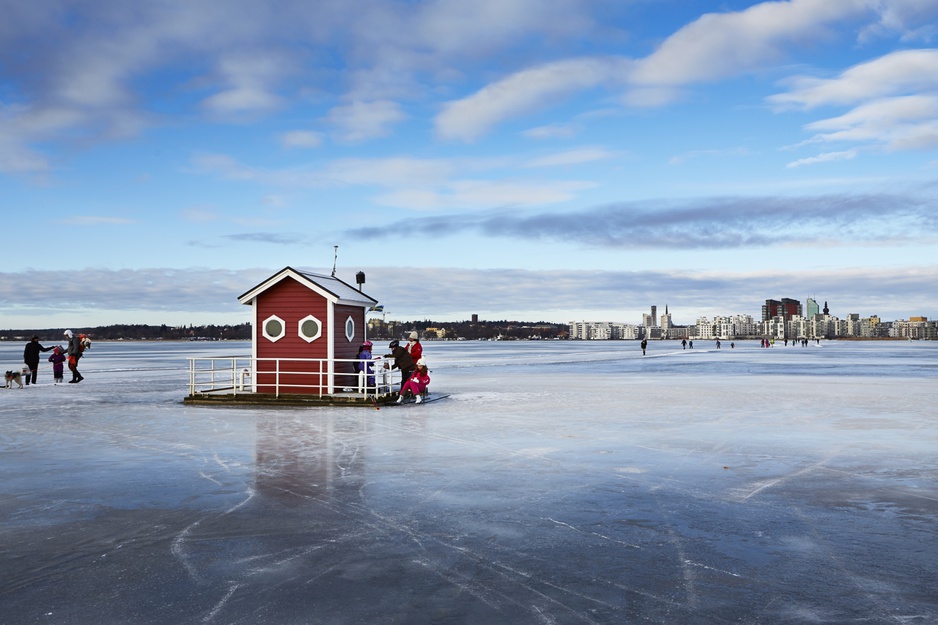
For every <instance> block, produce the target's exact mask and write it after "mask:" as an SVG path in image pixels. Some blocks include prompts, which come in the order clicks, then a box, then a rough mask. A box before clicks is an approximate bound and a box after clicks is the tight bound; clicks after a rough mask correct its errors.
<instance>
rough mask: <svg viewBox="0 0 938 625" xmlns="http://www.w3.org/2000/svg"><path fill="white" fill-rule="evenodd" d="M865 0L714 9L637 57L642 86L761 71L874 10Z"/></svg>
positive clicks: (795, 0)
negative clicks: (830, 27)
mask: <svg viewBox="0 0 938 625" xmlns="http://www.w3.org/2000/svg"><path fill="white" fill-rule="evenodd" d="M869 4H870V3H869V2H868V1H865V0H791V1H790V2H761V3H759V4H755V5H753V6H751V7H749V8H747V9H744V10H742V11H738V12H727V13H708V14H705V15H702V16H701V17H699V18H698V19H697V20H695V21H694V22H692V23H690V24H688V25H687V26H685V27H683V28H681V29H680V30H678V31H677V32H676V33H674V34H673V35H671V36H670V37H668V38H667V39H666V40H665V41H664V42H663V43H662V44H661V46H659V47H658V49H657V50H655V52H654V53H652V54H651V55H649V56H648V57H646V58H644V59H642V60H640V61H637V62H636V64H635V68H634V70H633V71H632V72H631V74H630V80H631V82H632V83H633V84H636V85H685V84H692V83H696V82H704V81H712V80H718V79H722V78H727V77H729V76H735V75H738V74H740V73H741V72H744V71H748V70H752V69H756V68H758V67H761V66H762V65H764V64H765V63H767V62H775V61H777V60H779V59H781V58H784V56H785V54H786V52H787V49H788V48H789V47H790V46H793V45H800V44H803V43H806V42H810V41H812V40H813V39H815V38H816V37H818V36H819V35H821V34H822V33H823V32H824V29H825V28H826V27H827V26H828V25H831V24H833V23H835V22H837V21H840V20H844V19H851V18H855V17H859V16H861V15H863V14H865V13H867V11H868V5H869Z"/></svg>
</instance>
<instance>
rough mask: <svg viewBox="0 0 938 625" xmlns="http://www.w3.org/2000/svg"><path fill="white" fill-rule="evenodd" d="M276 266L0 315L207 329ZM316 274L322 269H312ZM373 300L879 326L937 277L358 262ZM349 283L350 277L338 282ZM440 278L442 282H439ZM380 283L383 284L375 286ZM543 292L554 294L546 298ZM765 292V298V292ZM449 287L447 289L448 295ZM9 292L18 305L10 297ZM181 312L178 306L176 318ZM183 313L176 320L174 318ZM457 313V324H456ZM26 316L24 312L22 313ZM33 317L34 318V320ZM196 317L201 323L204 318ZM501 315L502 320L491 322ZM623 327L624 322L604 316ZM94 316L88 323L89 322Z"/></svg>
mask: <svg viewBox="0 0 938 625" xmlns="http://www.w3.org/2000/svg"><path fill="white" fill-rule="evenodd" d="M275 269H276V268H273V269H272V268H269V267H268V268H260V269H245V270H240V271H233V270H227V269H220V268H212V267H191V268H184V269H168V268H141V269H136V270H106V269H95V268H90V267H88V268H83V269H80V270H73V271H24V272H18V273H9V272H7V273H4V272H0V316H2V317H3V318H13V317H16V316H17V315H16V313H17V311H18V309H19V308H20V306H21V302H24V301H26V302H30V307H31V308H33V309H35V310H57V309H63V308H65V309H68V310H70V311H71V314H72V315H73V316H75V317H81V318H89V319H101V318H102V311H108V317H110V318H112V319H113V323H141V322H146V321H141V320H142V319H146V320H152V321H149V322H150V323H154V322H155V323H160V322H161V321H163V322H165V321H166V320H167V319H174V318H183V319H185V318H187V316H189V317H191V316H195V315H199V314H201V313H214V314H215V315H218V316H219V317H218V318H216V319H215V320H212V318H208V319H207V321H206V323H225V322H230V321H228V318H227V317H225V318H222V317H221V316H222V315H235V316H237V315H240V316H241V317H240V318H239V322H240V321H246V320H247V308H246V307H244V306H241V305H240V304H239V303H238V302H237V296H238V295H240V294H241V293H243V292H244V291H245V290H246V289H247V288H250V287H251V286H253V285H255V284H258V283H259V282H261V281H262V280H264V279H266V278H267V277H269V276H270V275H271V273H272V272H273V271H274V270H275ZM318 270H319V271H324V270H325V269H323V268H319V269H318ZM361 270H363V271H365V272H366V273H367V275H368V282H369V284H371V285H373V286H372V289H373V290H372V291H371V292H370V293H371V294H372V295H380V299H381V301H382V303H383V304H384V305H385V307H386V308H387V309H388V310H391V311H393V312H394V317H393V318H395V319H401V320H409V319H421V318H431V319H437V320H446V319H447V318H450V319H452V318H455V319H465V318H466V311H472V312H475V313H479V314H481V315H484V316H497V315H502V314H504V312H505V311H506V310H509V311H528V312H526V313H523V314H527V315H530V318H529V319H527V320H532V321H533V320H546V321H555V322H566V321H569V318H568V317H567V315H568V311H570V310H577V311H584V313H585V312H589V311H592V314H593V315H595V317H594V319H596V320H610V319H609V311H610V310H630V309H632V308H634V304H635V301H636V300H638V301H642V302H648V301H652V302H654V301H658V302H662V301H667V302H668V303H669V305H670V309H671V311H672V313H674V314H675V320H676V321H678V322H679V323H693V321H694V318H695V315H696V314H697V313H698V312H699V311H701V310H710V309H713V299H714V293H719V294H720V295H719V301H720V302H721V309H720V310H719V313H720V314H740V313H741V314H752V315H753V316H756V317H758V315H759V306H760V305H761V304H762V302H763V301H764V299H765V298H766V297H774V296H777V294H778V293H804V292H809V293H818V294H823V295H822V296H821V297H823V299H825V300H828V301H829V302H830V306H831V309H832V312H833V314H835V315H837V316H839V317H841V318H844V317H846V315H847V314H849V313H859V314H861V315H862V316H867V315H870V314H874V313H875V314H879V315H880V316H881V317H882V318H884V319H898V318H908V316H909V315H911V314H926V315H928V316H929V317H931V316H933V315H934V314H935V311H936V310H938V298H936V294H935V293H936V292H935V289H934V288H932V287H933V286H934V276H935V273H936V271H938V267H935V266H912V267H886V268H884V267H852V268H845V269H841V270H836V271H834V270H831V271H789V270H786V271H784V272H737V273H727V272H719V273H716V272H712V273H708V272H693V271H667V272H665V271H661V272H658V271H595V270H594V271H526V270H521V269H507V268H506V269H490V270H475V269H466V268H458V267H453V268H447V267H441V266H434V267H414V266H408V267H406V268H403V267H394V266H392V267H389V266H386V265H385V266H380V267H361ZM339 277H342V278H344V279H346V280H348V281H352V280H354V278H353V277H352V276H342V275H340V276H339ZM444 282H445V284H444ZM376 285H380V287H379V286H376ZM544 285H551V287H552V288H551V297H549V298H545V297H544ZM766 285H771V292H766ZM444 287H445V288H444ZM10 294H15V295H16V298H15V300H14V299H12V298H11V297H9V295H10ZM179 311H186V312H185V313H179ZM179 315H182V316H181V317H180V316H179ZM454 316H455V317H454ZM24 318H25V317H24ZM33 318H35V317H33ZM202 318H205V316H204V315H202ZM497 318H501V317H497ZM611 320H614V321H624V320H623V319H611ZM96 323H100V321H98V322H95V321H90V322H89V323H88V325H95V324H96Z"/></svg>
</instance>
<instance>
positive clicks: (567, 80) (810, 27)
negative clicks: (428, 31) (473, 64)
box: [435, 0, 870, 141]
mask: <svg viewBox="0 0 938 625" xmlns="http://www.w3.org/2000/svg"><path fill="white" fill-rule="evenodd" d="M869 13H870V0H791V1H790V2H763V3H760V4H756V5H754V6H751V7H749V8H747V9H745V10H743V11H739V12H727V13H710V14H706V15H703V16H701V17H700V18H698V19H697V20H695V21H694V22H692V23H691V24H688V25H687V26H685V27H684V28H681V29H680V30H678V31H677V32H676V33H674V34H673V35H671V36H670V37H668V38H667V39H666V40H665V41H664V42H663V43H662V44H661V45H660V46H659V47H658V49H657V50H655V52H653V53H652V54H650V55H649V56H647V57H645V58H643V59H637V60H633V59H628V58H625V57H584V58H575V59H565V60H560V61H554V62H551V63H546V64H543V65H539V66H536V67H532V68H528V69H524V70H521V71H518V72H516V73H514V74H511V75H509V76H507V77H505V78H502V79H500V80H498V81H495V82H493V83H491V84H489V85H487V86H485V87H483V88H482V89H480V90H478V91H476V92H475V93H474V94H472V95H470V96H468V97H465V98H462V99H459V100H455V101H452V102H449V103H447V104H446V105H445V106H444V108H443V111H442V112H441V113H440V114H439V115H438V116H437V118H436V120H435V126H436V132H437V134H438V135H439V136H440V137H442V138H444V139H455V140H462V141H473V140H475V139H477V138H478V137H479V136H481V135H483V134H485V133H486V132H488V130H489V129H490V128H492V127H493V126H495V125H497V124H499V123H501V122H502V121H504V120H506V119H510V118H513V117H518V116H521V115H523V114H525V113H529V112H531V111H535V110H538V109H539V108H541V107H543V106H546V105H547V104H549V103H553V101H555V100H557V99H559V98H563V97H565V96H568V95H570V94H571V93H574V92H577V91H582V90H586V89H592V88H595V87H598V86H607V87H609V86H617V85H621V86H625V85H628V86H629V88H628V89H626V90H625V93H624V94H623V96H622V101H623V102H624V103H626V104H629V105H631V106H660V105H663V104H666V103H668V102H670V101H673V100H674V99H675V98H677V97H678V96H679V95H680V93H681V89H680V87H681V86H683V85H689V84H694V83H699V82H709V81H716V80H720V79H724V78H727V77H731V76H737V75H739V74H741V73H744V72H746V71H751V70H755V69H758V68H761V67H763V66H765V65H766V64H767V63H770V62H776V61H778V60H779V59H781V58H784V56H785V54H786V53H787V50H788V49H789V48H791V47H794V46H798V45H801V44H803V43H804V42H807V41H811V40H812V39H814V38H816V37H818V36H820V35H821V34H822V33H824V31H825V29H826V28H827V27H829V26H831V25H833V24H835V23H836V22H838V21H842V20H846V19H854V18H858V17H861V16H864V15H866V14H869Z"/></svg>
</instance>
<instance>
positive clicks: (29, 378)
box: [22, 330, 91, 386]
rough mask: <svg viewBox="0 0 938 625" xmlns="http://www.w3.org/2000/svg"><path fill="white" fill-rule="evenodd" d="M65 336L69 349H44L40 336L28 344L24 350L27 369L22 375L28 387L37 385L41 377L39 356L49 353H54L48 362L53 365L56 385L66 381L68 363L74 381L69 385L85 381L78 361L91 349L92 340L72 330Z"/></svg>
mask: <svg viewBox="0 0 938 625" xmlns="http://www.w3.org/2000/svg"><path fill="white" fill-rule="evenodd" d="M64 336H65V340H66V342H67V347H62V346H61V345H55V346H53V347H44V346H43V345H42V344H41V343H40V342H39V337H38V336H34V337H33V338H32V340H30V341H29V343H27V344H26V348H25V349H24V350H23V363H25V367H24V370H23V374H22V377H23V381H24V382H25V383H26V386H29V385H30V384H36V383H37V380H38V377H39V359H40V356H39V354H41V353H42V352H48V351H51V352H52V355H51V356H49V358H48V361H49V362H51V363H52V376H53V378H54V379H55V383H56V384H58V383H60V382H64V381H65V365H66V363H68V368H69V370H70V371H71V372H72V379H71V380H69V384H77V383H78V382H81V381H82V380H84V379H85V376H83V375H82V374H81V373H79V372H78V361H79V359H80V358H81V357H82V355H83V354H84V352H85V350H86V349H89V348H90V347H91V340H90V339H89V338H88V337H87V336H86V335H84V334H75V333H74V332H72V331H71V330H66V331H65V334H64Z"/></svg>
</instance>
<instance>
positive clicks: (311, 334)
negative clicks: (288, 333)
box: [297, 315, 322, 343]
mask: <svg viewBox="0 0 938 625" xmlns="http://www.w3.org/2000/svg"><path fill="white" fill-rule="evenodd" d="M297 334H299V335H300V338H301V339H303V340H304V341H306V342H307V343H312V342H313V341H315V340H316V339H318V338H319V337H320V336H322V322H320V321H319V319H317V318H316V317H314V316H312V315H307V316H306V317H303V318H302V319H300V323H299V327H298V328H297Z"/></svg>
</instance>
